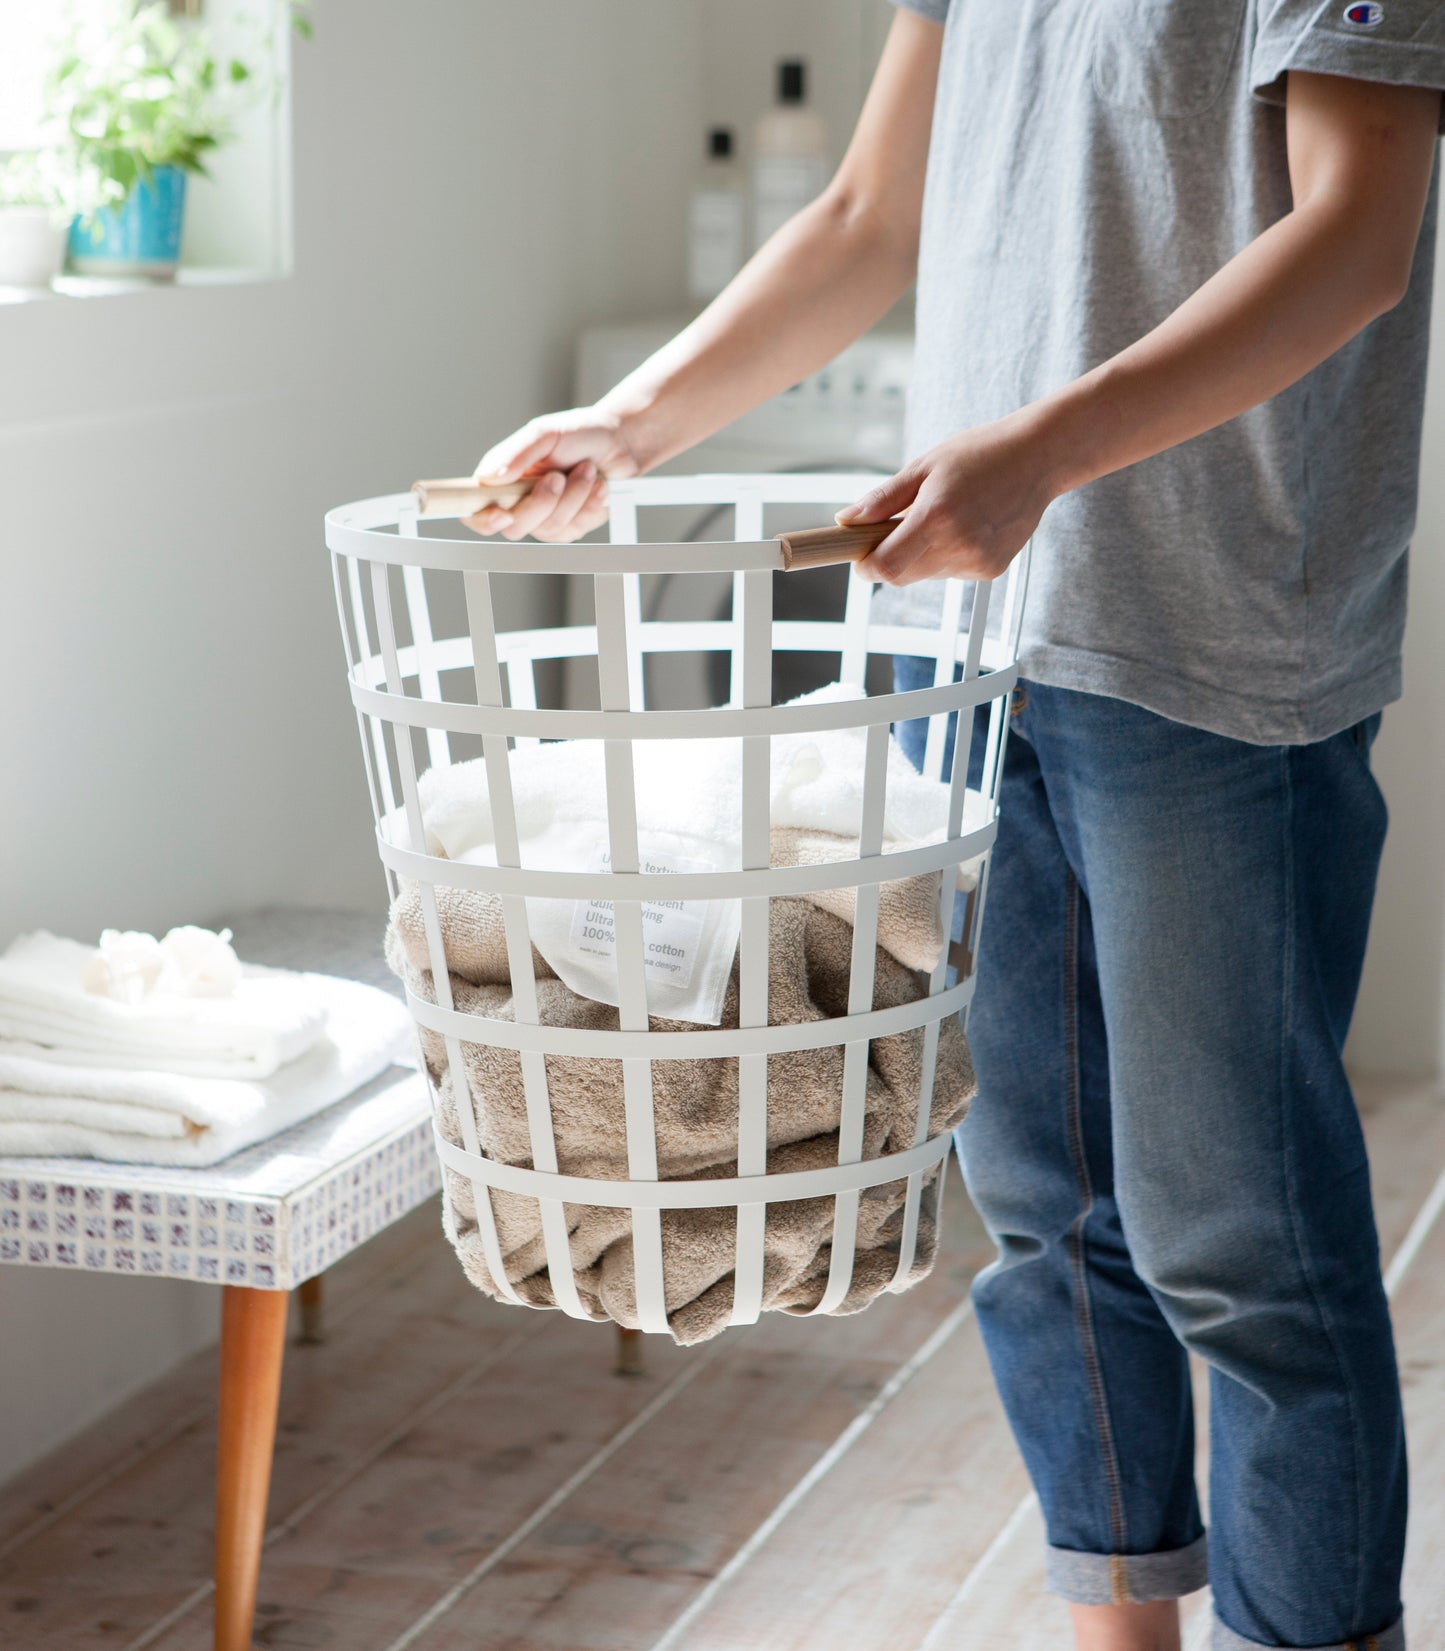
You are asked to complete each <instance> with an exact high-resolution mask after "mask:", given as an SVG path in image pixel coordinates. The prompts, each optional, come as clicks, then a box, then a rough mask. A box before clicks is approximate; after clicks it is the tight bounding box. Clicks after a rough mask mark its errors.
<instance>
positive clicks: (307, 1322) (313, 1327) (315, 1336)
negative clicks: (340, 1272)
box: [296, 1273, 326, 1345]
mask: <svg viewBox="0 0 1445 1651" xmlns="http://www.w3.org/2000/svg"><path fill="white" fill-rule="evenodd" d="M296 1300H297V1301H298V1302H299V1303H300V1306H301V1329H300V1331H299V1333H298V1334H297V1337H296V1339H297V1341H300V1342H308V1343H311V1344H313V1345H314V1344H315V1343H317V1342H323V1341H325V1340H326V1321H325V1318H324V1317H323V1314H322V1310H321V1302H322V1296H321V1274H320V1273H317V1275H316V1277H315V1278H308V1279H306V1280H305V1281H304V1282H303V1283H301V1284H298V1285H297V1286H296Z"/></svg>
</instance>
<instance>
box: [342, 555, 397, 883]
mask: <svg viewBox="0 0 1445 1651" xmlns="http://www.w3.org/2000/svg"><path fill="white" fill-rule="evenodd" d="M343 560H345V562H346V566H347V571H348V573H352V572H354V571H355V568H356V562H355V560H354V559H353V558H351V557H346V558H342V557H340V556H335V555H333V556H332V558H331V575H332V583H333V584H334V586H335V588H336V616H337V618H338V620H339V621H340V623H341V644H342V647H343V648H344V649H345V652H346V669H347V672H348V673H349V675H350V676H351V677H352V678H353V679H354V678H355V676H356V674H357V671H358V669H359V668H360V664H361V659H362V657H363V655H364V654H365V651H366V650H365V648H364V647H360V646H357V645H354V644H353V641H352V637H353V633H354V634H356V635H359V634H360V632H361V626H362V620H361V616H360V612H359V610H358V611H357V614H356V617H355V620H354V621H353V619H352V617H351V613H350V612H349V604H348V601H347V577H346V575H345V574H343V573H342V569H341V564H342V561H343ZM357 588H359V586H358V587H357ZM370 721H371V719H370V718H369V717H367V716H366V715H365V714H364V713H363V712H362V711H361V710H360V709H357V711H356V732H357V734H358V735H359V737H360V739H361V765H362V767H363V768H364V769H365V770H366V790H367V794H368V796H369V797H370V798H371V812H372V815H373V817H374V818H375V819H378V820H379V819H380V818H381V817H382V813H383V810H382V804H381V794H380V792H379V791H378V789H377V778H376V758H375V753H374V751H373V749H372V742H371V731H370V728H369V726H368V724H369V723H370ZM382 872H383V874H384V876H385V878H386V895H387V899H388V900H395V899H396V894H397V887H398V884H397V877H396V873H395V872H394V871H393V870H392V869H391V867H390V866H387V865H384V866H383V867H382Z"/></svg>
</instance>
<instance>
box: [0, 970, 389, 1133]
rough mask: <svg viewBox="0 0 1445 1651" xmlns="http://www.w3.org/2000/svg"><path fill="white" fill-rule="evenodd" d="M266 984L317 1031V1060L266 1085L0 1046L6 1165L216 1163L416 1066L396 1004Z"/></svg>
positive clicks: (287, 975)
mask: <svg viewBox="0 0 1445 1651" xmlns="http://www.w3.org/2000/svg"><path fill="white" fill-rule="evenodd" d="M83 949H84V948H83ZM264 973H265V975H266V976H267V977H268V986H269V987H271V988H273V989H274V990H275V991H276V992H278V993H279V992H282V991H285V992H289V993H290V994H291V995H292V996H293V997H295V998H296V999H298V1000H301V1001H304V1002H305V1003H306V1004H307V1006H308V1012H309V1013H310V1014H313V1015H314V1016H315V1017H316V1019H317V1023H318V1027H319V1036H318V1037H316V1038H315V1039H314V1040H313V1042H312V1044H311V1047H310V1048H309V1049H307V1050H306V1051H305V1052H304V1053H303V1054H301V1055H300V1056H299V1057H298V1058H296V1059H294V1060H291V1061H288V1062H287V1063H286V1064H285V1065H283V1066H281V1067H280V1068H279V1070H275V1071H274V1072H272V1073H271V1075H270V1076H268V1077H265V1078H259V1079H238V1078H205V1077H187V1076H183V1075H181V1074H179V1073H177V1072H174V1071H170V1072H160V1071H145V1070H142V1069H140V1068H137V1067H134V1066H127V1067H124V1068H116V1067H114V1066H109V1065H105V1066H102V1065H84V1064H77V1063H76V1062H75V1061H74V1060H73V1059H71V1058H69V1057H68V1054H67V1053H66V1052H63V1051H61V1050H58V1049H47V1048H44V1047H41V1046H39V1045H36V1044H31V1043H24V1042H16V1041H6V1042H0V1154H6V1155H10V1156H20V1155H24V1156H35V1155H41V1156H46V1157H75V1158H104V1159H108V1160H110V1161H111V1162H113V1163H140V1164H185V1165H201V1164H214V1163H216V1162H218V1161H219V1160H220V1159H222V1158H228V1157H230V1155H231V1154H232V1153H233V1152H238V1151H239V1150H240V1149H241V1148H242V1147H246V1146H250V1145H251V1144H252V1143H253V1142H255V1141H260V1140H264V1139H266V1138H267V1137H268V1136H271V1135H275V1134H278V1133H279V1132H280V1131H281V1130H283V1129H289V1128H290V1127H291V1126H292V1125H293V1124H297V1123H300V1122H301V1121H302V1120H303V1119H305V1118H309V1117H311V1116H313V1114H315V1113H317V1112H320V1111H322V1110H324V1109H325V1108H326V1107H328V1106H331V1105H332V1104H333V1103H334V1102H336V1101H339V1100H343V1099H344V1098H345V1097H346V1096H347V1095H350V1094H351V1093H352V1092H353V1091H354V1090H356V1089H359V1088H360V1087H361V1086H362V1085H363V1084H365V1083H369V1082H370V1080H371V1079H372V1078H374V1077H376V1075H377V1074H378V1073H380V1072H383V1071H385V1069H386V1068H387V1067H388V1066H393V1065H414V1064H415V1059H416V1057H415V1043H414V1031H413V1028H412V1023H411V1017H410V1015H409V1014H408V1013H407V1011H406V1008H405V1006H404V1005H403V1004H401V1003H399V1002H398V1001H397V1000H396V999H395V998H393V997H391V996H390V995H389V994H388V993H386V992H381V991H378V990H377V989H376V988H375V987H374V986H364V985H362V984H360V983H359V982H357V981H353V980H339V979H337V978H335V977H334V976H331V975H315V974H294V973H291V972H289V971H286V970H281V969H267V970H265V971H264ZM246 974H247V976H250V975H251V974H252V970H251V969H250V967H248V968H247V970H246Z"/></svg>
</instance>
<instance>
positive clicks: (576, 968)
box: [527, 833, 739, 1026]
mask: <svg viewBox="0 0 1445 1651" xmlns="http://www.w3.org/2000/svg"><path fill="white" fill-rule="evenodd" d="M645 838H646V840H645V841H644V842H643V843H641V844H640V845H639V854H638V863H639V865H640V866H641V869H642V870H643V871H644V872H645V873H648V874H649V875H654V876H659V875H661V876H666V875H669V874H671V875H675V874H677V873H680V872H681V873H686V872H709V871H720V870H722V869H723V867H722V866H721V865H719V864H718V863H717V862H716V861H709V860H705V859H699V858H697V857H696V852H695V848H694V853H692V854H689V853H687V852H686V847H687V846H688V845H687V843H686V842H685V840H682V839H679V838H678V837H676V836H674V835H673V834H671V833H648V834H645ZM719 858H721V856H719ZM579 862H580V864H581V866H582V867H583V868H584V869H586V870H589V871H594V872H596V873H597V874H598V875H597V892H596V894H595V895H594V896H592V897H591V898H589V899H587V900H535V899H533V900H529V901H528V902H527V919H528V923H529V925H530V927H531V930H532V941H533V944H534V945H535V946H536V948H537V950H538V951H539V952H541V954H542V956H543V957H545V958H546V960H547V962H548V963H549V964H550V965H551V966H552V968H553V969H554V970H555V971H556V973H557V978H558V979H559V980H561V981H562V983H563V984H564V985H565V986H568V987H570V988H571V990H572V991H574V992H577V993H579V994H580V995H581V996H583V997H590V998H592V999H594V1000H595V1001H596V1002H598V1003H611V1004H616V1003H617V1001H618V995H619V994H618V989H617V922H616V913H615V910H614V906H613V902H612V901H611V900H609V899H607V898H606V892H607V878H608V875H609V874H610V872H611V870H612V859H611V855H610V854H609V853H608V851H607V848H606V845H605V844H599V843H597V842H596V840H595V838H594V839H593V841H592V843H591V845H589V849H588V850H587V851H584V852H582V853H581V854H578V855H576V856H575V857H571V858H570V859H569V861H568V862H566V863H568V864H570V865H571V866H573V867H576V866H577V865H578V864H579ZM738 928H739V915H738V907H737V902H736V901H735V900H647V901H644V902H643V905H642V946H643V983H644V985H645V987H646V991H647V1008H648V1012H649V1013H650V1014H654V1015H664V1016H666V1017H667V1018H668V1019H669V1020H692V1021H700V1022H702V1023H703V1024H705V1025H709V1026H716V1025H718V1024H719V1022H720V1021H721V1020H722V1011H723V999H724V997H725V996H726V994H727V984H728V977H729V975H730V974H731V973H732V966H733V958H734V957H735V956H736V954H737V948H738Z"/></svg>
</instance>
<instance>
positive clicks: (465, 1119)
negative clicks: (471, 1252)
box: [371, 562, 520, 1301]
mask: <svg viewBox="0 0 1445 1651" xmlns="http://www.w3.org/2000/svg"><path fill="white" fill-rule="evenodd" d="M387 571H388V570H387V568H386V567H385V565H384V564H382V563H380V562H373V563H372V564H371V592H372V609H373V611H374V614H375V618H376V630H377V637H378V640H379V642H380V645H381V657H382V665H383V669H384V672H385V680H386V684H387V687H388V689H389V690H390V692H392V693H394V694H399V693H401V691H402V685H401V666H400V662H399V661H398V659H397V651H396V628H395V625H394V623H393V619H392V611H391V585H390V581H389V579H388V577H387ZM410 732H411V731H410V729H404V730H402V733H403V734H404V735H405V736H406V737H405V738H402V737H398V738H397V739H396V741H395V748H396V758H397V772H398V774H399V775H400V778H401V785H402V795H403V797H404V799H405V809H406V822H407V830H408V832H409V833H410V836H411V844H412V851H413V852H414V853H417V854H422V853H425V852H426V830H425V827H424V824H423V821H422V812H421V799H420V796H419V794H418V791H417V777H416V759H415V756H414V754H413V751H412V745H411V739H410ZM418 898H419V900H420V903H421V912H422V926H423V928H424V929H425V932H426V944H427V955H428V957H429V958H430V960H431V973H432V988H433V991H434V992H435V993H436V1000H437V1002H438V1003H439V1004H441V1005H442V1006H443V1007H444V1008H447V1009H451V1008H453V1007H454V1001H453V998H452V982H451V971H450V970H449V968H448V967H447V957H446V946H445V944H444V942H443V939H442V930H441V918H440V915H439V913H438V911H437V899H436V888H435V885H433V884H431V883H428V882H423V883H421V884H420V885H419V886H418ZM443 1042H444V1047H445V1049H446V1057H447V1070H448V1072H449V1074H450V1076H451V1080H452V1096H453V1099H454V1101H455V1103H456V1109H457V1115H458V1120H459V1123H460V1126H461V1131H462V1140H463V1143H464V1144H465V1145H466V1146H467V1149H468V1151H479V1150H480V1138H479V1136H478V1134H477V1123H476V1118H475V1117H474V1116H473V1114H472V1109H471V1107H470V1105H468V1104H467V1098H468V1096H469V1093H470V1091H469V1088H468V1085H467V1074H466V1067H465V1065H464V1064H463V1061H462V1052H461V1044H460V1040H459V1039H457V1038H455V1037H450V1036H448V1037H446V1038H445V1039H444V1040H443ZM435 1105H436V1101H435V1098H434V1100H433V1106H434V1107H435ZM473 1143H476V1145H473ZM472 1197H473V1200H474V1202H475V1203H476V1206H477V1220H478V1224H479V1231H482V1232H483V1233H486V1232H487V1231H488V1230H491V1232H492V1236H493V1240H494V1241H493V1244H492V1250H494V1251H495V1252H496V1265H497V1268H498V1269H499V1271H498V1272H497V1273H495V1274H494V1275H493V1276H494V1277H499V1278H500V1279H501V1281H502V1284H503V1286H504V1292H505V1293H506V1294H507V1295H509V1296H510V1297H511V1299H512V1300H513V1301H518V1300H520V1298H519V1297H518V1296H517V1295H516V1293H515V1292H514V1291H513V1290H512V1288H511V1286H510V1285H509V1284H507V1282H506V1278H507V1275H506V1268H505V1267H504V1266H503V1265H502V1259H501V1251H500V1246H498V1245H497V1244H496V1243H495V1229H494V1227H493V1224H492V1220H491V1211H492V1206H491V1194H490V1192H489V1191H488V1189H487V1188H486V1187H485V1186H484V1185H482V1184H481V1183H480V1182H477V1181H473V1182H472ZM483 1208H485V1210H486V1215H485V1217H484V1216H483V1214H482V1211H483ZM488 1261H489V1265H490V1262H491V1254H490V1252H489V1255H488Z"/></svg>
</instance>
